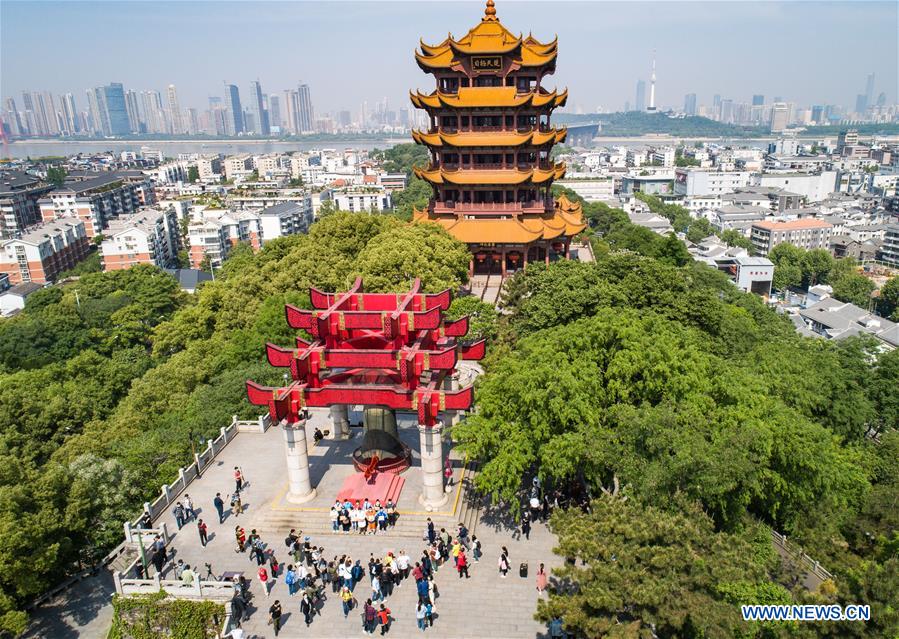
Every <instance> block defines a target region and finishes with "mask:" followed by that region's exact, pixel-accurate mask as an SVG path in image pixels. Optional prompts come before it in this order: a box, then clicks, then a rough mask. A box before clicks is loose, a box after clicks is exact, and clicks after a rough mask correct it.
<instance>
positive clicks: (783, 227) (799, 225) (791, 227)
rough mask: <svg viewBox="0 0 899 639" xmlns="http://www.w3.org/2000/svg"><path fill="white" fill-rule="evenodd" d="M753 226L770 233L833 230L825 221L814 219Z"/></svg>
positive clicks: (763, 222)
mask: <svg viewBox="0 0 899 639" xmlns="http://www.w3.org/2000/svg"><path fill="white" fill-rule="evenodd" d="M752 226H754V227H757V228H763V229H767V230H769V231H795V230H800V229H829V228H833V227H832V225H830V224H828V223H827V222H825V221H823V220H816V219H814V218H806V219H802V220H790V221H788V222H783V221H770V222H769V221H767V220H766V221H762V222H756V223H755V224H753V225H752Z"/></svg>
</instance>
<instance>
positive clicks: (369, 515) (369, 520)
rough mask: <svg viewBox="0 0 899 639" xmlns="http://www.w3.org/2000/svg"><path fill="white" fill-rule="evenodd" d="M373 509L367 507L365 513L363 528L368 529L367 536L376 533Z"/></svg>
mask: <svg viewBox="0 0 899 639" xmlns="http://www.w3.org/2000/svg"><path fill="white" fill-rule="evenodd" d="M375 525H376V524H375V509H374V508H372V507H369V509H368V510H367V511H365V527H366V528H367V529H368V534H371V535H374V534H375V533H376V532H377V531H376V530H375Z"/></svg>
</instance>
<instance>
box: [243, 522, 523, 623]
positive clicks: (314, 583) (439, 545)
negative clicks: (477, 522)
mask: <svg viewBox="0 0 899 639" xmlns="http://www.w3.org/2000/svg"><path fill="white" fill-rule="evenodd" d="M235 535H236V540H237V547H236V548H235V551H236V552H240V553H243V552H248V555H249V560H250V561H255V563H256V565H257V567H258V572H257V581H258V582H259V585H260V587H261V590H262V594H264V595H265V596H266V597H269V596H270V592H271V589H272V586H273V584H274V582H275V581H277V580H278V579H283V580H284V583H285V585H286V586H287V593H288V597H291V598H293V597H294V596H298V597H299V600H300V602H299V606H300V612H302V613H303V619H304V621H305V623H306V625H307V626H310V625H311V624H312V623H313V621H314V620H315V617H316V616H317V615H320V614H321V610H322V607H323V606H324V603H325V601H327V599H328V592H329V591H330V595H331V596H333V597H334V598H335V599H336V600H337V601H339V602H340V605H341V608H342V611H343V616H344V618H345V619H346V618H348V617H349V615H350V613H351V612H352V611H354V610H357V611H358V612H359V616H360V619H361V621H362V629H363V631H364V632H366V633H368V634H373V633H374V632H375V630H377V629H380V634H382V635H385V634H387V633H388V632H389V630H390V625H391V623H392V621H393V616H392V614H393V613H392V612H391V610H390V608H388V607H387V604H386V601H387V599H389V598H390V597H391V596H392V595H393V593H394V591H395V590H396V589H397V588H400V587H402V586H403V585H404V584H406V583H412V582H414V584H415V586H414V587H415V591H416V595H417V599H418V601H417V604H416V609H415V618H416V623H417V625H418V628H419V629H420V630H422V631H424V630H426V629H427V628H430V627H431V626H433V624H434V619H435V613H436V609H435V605H436V600H437V598H438V597H439V592H438V591H437V587H436V582H435V581H434V577H435V575H436V574H437V572H438V571H439V570H441V569H443V568H444V567H446V566H448V565H449V564H450V561H452V569H453V570H455V572H456V574H458V578H459V579H467V578H470V574H469V567H470V566H471V564H472V563H477V562H479V561H480V558H481V557H482V550H481V542H480V541H478V538H477V537H476V536H471V537H469V534H468V530H467V529H466V528H465V526H464V525H463V524H461V523H460V524H459V525H458V527H457V529H456V530H455V535H451V534H450V533H449V532H448V531H447V530H446V529H445V528H441V529H440V530H439V531H438V530H437V528H436V527H435V525H434V522H433V521H432V520H431V519H430V518H428V520H427V527H426V529H425V531H424V534H423V536H422V538H423V540H424V541H427V544H426V546H425V547H424V548H423V549H422V551H421V553H420V555H419V556H417V558H416V557H413V556H412V555H410V554H408V553H407V552H406V551H405V550H402V549H401V550H400V551H399V552H394V551H389V552H387V553H385V554H384V556H383V557H375V556H374V554H370V555H369V557H368V560H367V562H365V563H363V560H362V559H359V558H353V557H351V556H349V555H346V554H343V555H334V556H333V557H332V558H331V559H328V558H327V557H326V555H325V549H324V548H323V547H321V546H318V545H314V544H313V543H312V542H311V540H310V538H309V537H308V536H305V537H301V536H302V531H299V532H298V531H297V530H296V529H292V530H291V531H290V533H289V534H288V535H287V537H286V538H285V539H284V544H285V548H286V551H287V552H288V554H289V556H290V557H291V559H292V563H290V564H288V565H286V566H285V565H284V564H282V563H281V562H279V561H278V560H277V558H276V557H275V552H274V549H273V548H272V547H271V546H270V545H268V544H266V543H264V542H263V541H262V539H261V538H260V536H259V534H258V533H257V532H256V531H255V530H252V531H251V532H250V534H249V535H246V533H245V531H244V529H243V528H241V527H240V526H239V525H238V526H237V527H236V531H235ZM507 552H508V551H506V550H505V549H504V556H506V554H507ZM506 561H507V562H508V559H506ZM366 576H367V577H368V584H367V585H366V586H362V585H360V584H362V583H364V581H365V577H366ZM232 582H233V584H234V596H233V597H232V599H231V604H230V607H231V617H232V621H233V622H234V623H235V625H237V626H240V624H241V623H242V622H243V621H245V620H246V619H247V618H248V614H247V611H248V609H249V600H250V597H251V594H250V580H248V579H247V578H246V577H245V576H244V575H243V574H242V573H241V574H239V575H236V576H234V577H232ZM369 593H370V594H369ZM281 617H282V603H281V601H280V600H276V601H275V602H274V603H273V604H272V605H271V606H270V608H269V624H270V625H271V626H273V629H274V633H275V634H276V635H277V634H278V632H279V630H280V626H281Z"/></svg>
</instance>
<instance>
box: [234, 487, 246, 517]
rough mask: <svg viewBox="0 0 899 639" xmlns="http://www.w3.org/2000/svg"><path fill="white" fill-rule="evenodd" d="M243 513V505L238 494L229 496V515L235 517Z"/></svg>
mask: <svg viewBox="0 0 899 639" xmlns="http://www.w3.org/2000/svg"><path fill="white" fill-rule="evenodd" d="M242 512H243V504H242V503H241V501H240V492H236V493H234V494H233V495H231V514H232V515H234V516H235V517H237V516H238V515H239V514H240V513H242Z"/></svg>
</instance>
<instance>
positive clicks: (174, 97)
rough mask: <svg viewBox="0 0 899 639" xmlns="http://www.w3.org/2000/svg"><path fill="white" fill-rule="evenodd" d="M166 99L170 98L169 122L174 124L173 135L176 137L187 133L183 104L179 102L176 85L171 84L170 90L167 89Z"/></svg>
mask: <svg viewBox="0 0 899 639" xmlns="http://www.w3.org/2000/svg"><path fill="white" fill-rule="evenodd" d="M166 97H167V98H168V103H167V105H168V114H169V122H171V123H172V133H173V134H174V135H181V134H182V133H186V132H187V129H186V127H185V126H184V116H182V114H181V103H180V102H178V91H177V89H175V85H174V84H170V85H169V86H168V89H166Z"/></svg>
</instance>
